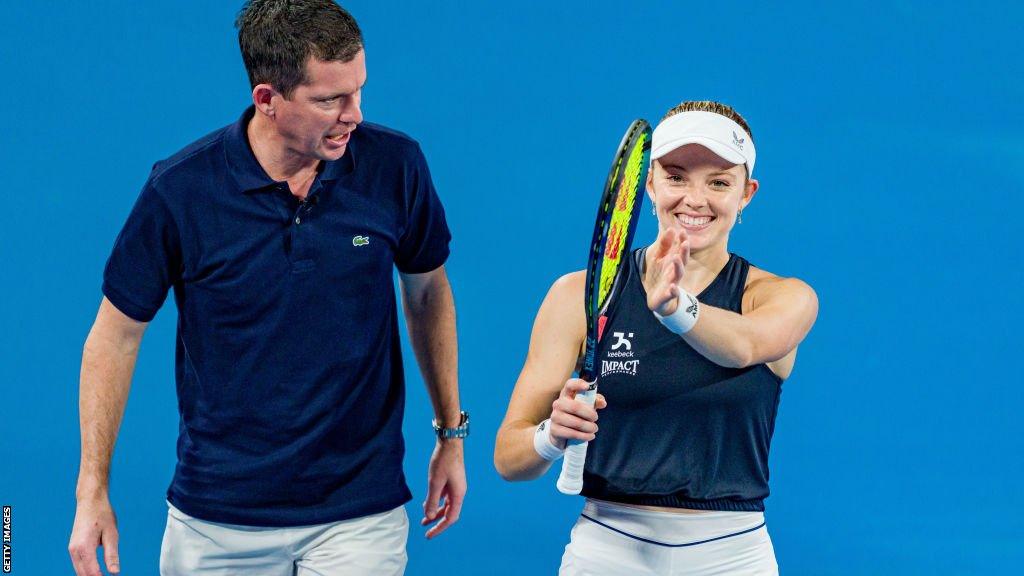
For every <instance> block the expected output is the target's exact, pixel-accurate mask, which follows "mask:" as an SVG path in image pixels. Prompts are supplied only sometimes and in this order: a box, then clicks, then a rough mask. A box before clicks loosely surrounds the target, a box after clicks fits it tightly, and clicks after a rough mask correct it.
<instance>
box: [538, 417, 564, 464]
mask: <svg viewBox="0 0 1024 576" xmlns="http://www.w3.org/2000/svg"><path fill="white" fill-rule="evenodd" d="M533 449H534V450H536V451H537V454H540V457H541V458H543V459H545V460H547V461H548V462H551V461H554V460H558V459H559V458H561V457H562V455H563V454H565V448H559V447H558V446H555V445H554V444H552V443H551V419H550V418H548V419H547V420H545V421H543V422H541V423H540V425H538V426H537V429H536V430H535V431H534V433H533Z"/></svg>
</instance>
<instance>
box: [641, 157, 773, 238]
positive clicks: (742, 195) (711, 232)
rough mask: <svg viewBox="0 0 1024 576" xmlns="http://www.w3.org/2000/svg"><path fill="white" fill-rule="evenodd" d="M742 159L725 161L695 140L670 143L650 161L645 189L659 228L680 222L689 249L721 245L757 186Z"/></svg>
mask: <svg viewBox="0 0 1024 576" xmlns="http://www.w3.org/2000/svg"><path fill="white" fill-rule="evenodd" d="M757 186H758V183H757V180H748V179H747V169H746V167H745V166H743V165H742V164H733V163H731V162H728V161H726V160H724V159H722V158H721V157H719V156H718V155H716V154H715V153H714V152H712V151H710V150H708V149H707V148H705V147H703V146H701V145H699V144H687V145H685V146H681V147H679V148H676V149H675V150H673V151H671V152H669V153H668V154H666V155H664V156H662V157H661V158H659V159H657V160H655V161H654V165H653V167H652V169H651V171H650V172H648V176H647V194H648V196H650V198H651V201H652V202H653V203H654V205H655V209H656V214H657V216H658V227H659V229H666V228H673V227H675V228H682V229H684V230H686V233H687V235H688V236H689V238H690V250H691V252H699V251H702V250H706V249H708V248H721V249H723V250H725V249H727V248H726V247H727V246H728V242H729V231H730V230H732V227H733V224H734V223H735V221H736V213H737V212H738V211H739V210H740V209H742V208H743V207H745V206H746V205H747V204H748V203H749V202H750V199H751V198H752V197H753V196H754V193H755V192H756V191H757Z"/></svg>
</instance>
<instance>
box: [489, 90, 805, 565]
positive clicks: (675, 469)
mask: <svg viewBox="0 0 1024 576" xmlns="http://www.w3.org/2000/svg"><path fill="white" fill-rule="evenodd" d="M651 158H652V166H651V171H650V173H649V175H648V179H647V185H646V188H647V194H648V196H649V197H650V199H651V201H652V203H653V204H654V208H653V212H654V214H655V215H656V216H657V219H658V229H659V232H658V237H657V238H656V239H655V241H654V242H653V243H652V244H651V245H650V246H648V247H646V248H643V249H639V250H636V251H635V252H634V253H633V257H632V258H629V263H628V266H627V268H625V269H624V270H623V277H622V279H621V280H620V286H621V289H620V291H619V293H618V295H617V296H616V299H615V301H614V302H613V303H612V305H611V307H610V309H609V311H608V314H607V320H606V323H605V325H604V328H603V336H602V338H601V342H600V344H599V346H598V350H597V358H598V360H599V364H600V366H601V373H600V376H599V390H600V391H601V394H598V396H597V400H596V403H595V405H594V406H589V405H587V404H586V403H584V402H577V401H576V400H574V396H575V395H576V393H578V392H580V391H582V390H585V389H586V387H587V384H586V383H585V382H583V381H581V380H579V379H574V378H570V376H571V375H572V372H573V370H574V368H575V367H577V365H578V362H579V360H580V357H581V355H582V349H583V343H584V338H585V330H586V325H585V322H586V321H585V317H584V307H583V294H584V288H583V284H584V280H585V272H583V271H579V272H573V273H571V274H567V275H565V276H563V277H561V278H559V279H558V280H557V281H556V282H555V283H554V285H553V286H552V287H551V290H550V291H549V292H548V295H547V297H546V298H545V299H544V302H543V304H541V307H540V311H539V312H538V313H537V319H536V322H535V324H534V328H533V334H532V337H531V341H530V349H529V353H528V355H527V358H526V363H525V365H524V366H523V370H522V373H521V374H520V377H519V380H518V382H517V383H516V387H515V391H514V392H513V394H512V399H511V402H510V404H509V408H508V413H507V414H506V416H505V421H504V422H503V424H502V426H501V429H500V430H499V432H498V440H497V445H496V448H495V458H494V459H495V465H496V467H497V468H498V471H499V472H500V473H501V475H502V476H503V477H505V478H506V479H508V480H527V479H532V478H536V477H538V476H541V475H542V474H544V472H545V471H547V469H548V468H549V467H550V466H551V464H552V462H553V461H555V460H557V459H558V458H559V457H560V456H561V453H562V452H563V451H564V448H565V445H566V442H567V441H569V440H573V439H575V440H587V441H589V442H590V446H589V449H588V453H587V462H586V467H585V471H584V485H583V492H582V494H583V495H584V496H586V497H587V501H586V504H585V506H584V510H583V514H582V515H581V517H580V519H579V520H578V521H577V523H576V526H575V527H574V528H573V530H572V535H571V541H570V543H569V545H568V546H566V549H565V554H564V555H563V557H562V567H561V571H560V574H563V575H576V574H630V575H640V574H659V575H664V574H777V572H778V569H777V566H776V562H775V554H774V551H773V549H772V544H771V540H770V538H769V536H768V532H767V529H766V527H765V524H764V514H763V510H764V505H763V499H764V498H765V497H766V496H767V495H768V484H767V482H768V447H769V444H770V441H771V435H772V431H773V429H774V424H775V415H776V411H777V407H778V401H779V394H780V392H781V384H782V381H783V380H784V379H785V378H787V377H788V376H789V374H790V372H791V371H792V370H793V364H794V361H795V358H796V348H797V345H798V344H799V343H800V342H801V341H802V340H803V338H804V337H805V336H806V335H807V333H808V331H809V330H810V328H811V326H812V325H813V324H814V320H815V317H816V316H817V310H818V303H817V297H816V296H815V293H814V291H813V290H812V289H811V288H810V287H809V286H808V285H807V284H805V283H803V282H801V281H800V280H797V279H795V278H783V277H780V276H776V275H774V274H772V273H770V272H767V271H765V270H762V269H759V268H756V267H754V266H751V265H750V264H749V263H748V262H747V261H746V260H744V259H743V258H741V257H739V256H736V255H734V254H731V253H730V252H729V249H728V243H729V233H730V231H731V230H732V228H733V226H734V224H735V223H738V222H742V211H743V209H744V208H746V207H747V205H748V204H749V203H750V201H751V200H752V199H753V197H754V194H755V193H756V192H757V189H758V182H757V180H754V179H753V178H752V177H751V175H752V173H753V168H754V160H755V151H754V142H753V139H752V137H751V133H750V129H749V127H748V126H747V123H746V122H745V121H744V120H743V118H742V117H741V116H740V115H739V114H737V113H736V112H735V111H734V110H733V109H732V108H730V107H728V106H725V105H723V104H719V103H716V102H684V103H683V104H680V105H679V106H677V107H675V108H673V109H672V110H670V111H669V112H668V114H667V115H666V116H665V118H663V119H662V121H661V123H660V124H659V125H658V127H657V128H656V129H655V131H654V136H653V145H652V150H651ZM598 411H600V414H601V431H600V432H598Z"/></svg>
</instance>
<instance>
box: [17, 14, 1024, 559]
mask: <svg viewBox="0 0 1024 576" xmlns="http://www.w3.org/2000/svg"><path fill="white" fill-rule="evenodd" d="M34 4H35V5H34ZM962 4H963V3H959V2H957V3H953V2H900V3H895V4H878V5H868V4H860V3H857V4H856V6H855V5H854V4H852V3H851V4H850V5H836V6H832V7H830V6H824V5H820V6H819V5H817V3H815V4H805V5H797V4H789V5H787V6H785V7H768V6H766V5H764V3H743V4H733V3H706V2H700V3H680V2H674V3H673V2H631V3H626V2H622V3H610V2H594V1H590V2H561V3H557V4H553V3H542V2H520V3H505V4H501V5H499V4H497V3H489V2H480V3H473V2H451V3H447V2H423V3H419V2H417V3H412V2H410V3H397V4H395V3H386V2H381V3H378V2H371V1H364V0H361V1H351V2H347V3H346V4H345V5H346V6H347V7H348V8H349V9H350V10H351V11H352V13H353V14H354V15H355V16H356V17H357V19H358V20H359V22H360V24H361V26H362V27H363V29H364V32H365V36H366V42H367V57H368V60H367V61H368V70H369V83H368V85H367V86H366V89H365V93H364V113H365V116H366V118H367V119H371V120H374V121H377V122H381V123H384V124H386V125H390V126H393V127H395V128H398V129H400V130H403V131H405V132H407V133H409V134H410V135H412V136H413V137H415V138H417V139H418V140H419V141H420V142H421V143H422V146H423V149H424V150H425V152H426V155H427V158H428V160H429V162H430V164H431V168H432V172H433V175H434V178H435V182H436V185H437V188H438V189H439V191H440V193H441V195H442V199H443V201H444V203H445V205H446V207H447V212H448V217H449V223H450V225H451V228H452V230H453V233H454V236H455V240H454V242H453V254H452V257H451V259H450V261H449V263H448V270H449V274H450V276H451V279H452V283H453V285H454V289H455V295H456V300H457V305H458V313H459V334H460V345H461V348H460V357H461V362H460V373H461V387H462V396H463V399H464V400H463V402H464V405H465V406H466V407H467V408H468V409H469V410H471V411H472V413H473V423H474V430H473V436H472V437H471V438H470V440H469V442H468V443H467V444H466V449H467V465H468V469H469V474H470V492H469V495H468V500H467V503H466V508H465V511H464V515H463V519H462V521H461V522H460V523H459V524H458V525H457V526H456V527H454V528H453V529H451V530H450V531H449V532H448V533H446V534H444V535H443V536H442V537H441V538H439V539H437V540H435V541H431V542H427V541H425V540H424V539H423V538H422V531H421V530H420V529H418V527H415V526H414V528H413V530H412V531H411V533H410V541H409V555H410V563H409V570H408V574H410V575H435V574H442V573H460V574H471V575H472V574H484V573H487V574H551V573H554V572H555V570H556V567H557V565H558V562H559V557H560V554H561V550H562V547H563V546H564V544H565V542H566V541H567V538H568V532H569V528H570V526H571V525H572V523H573V522H574V520H575V517H576V513H577V512H578V510H579V508H580V507H581V504H582V502H581V500H580V499H578V498H568V497H564V496H561V495H559V494H558V493H557V491H556V490H555V488H554V485H553V482H554V475H553V473H552V474H549V476H548V477H546V478H544V479H543V480H541V481H537V482H532V483H521V484H509V483H506V482H504V481H502V480H501V479H500V478H499V477H498V475H497V473H496V472H495V471H494V468H493V466H492V463H491V457H492V450H493V446H494V435H495V432H496V430H497V427H498V425H499V423H500V420H501V418H502V416H503V414H504V409H505V405H506V401H507V399H508V397H509V394H510V392H511V389H512V386H513V384H514V382H515V379H516V376H517V374H518V371H519V368H520V367H521V363H522V361H523V358H524V355H525V351H526V346H527V343H528V337H529V331H530V327H531V325H532V321H533V315H534V313H535V311H536V309H537V306H538V304H539V303H540V301H541V299H542V298H543V295H544V294H545V292H546V290H547V288H548V286H549V285H550V283H551V282H552V281H553V280H554V279H555V278H556V277H558V276H559V275H560V274H562V273H565V272H567V271H570V270H574V269H579V268H582V267H583V265H584V263H585V249H586V244H587V242H588V239H589V234H590V226H591V222H592V214H593V213H594V210H595V203H596V199H597V196H598V194H599V189H600V186H601V184H602V183H603V179H604V176H605V172H606V170H607V165H608V162H609V161H610V159H611V153H612V151H613V150H614V147H615V145H616V144H617V143H618V141H619V138H620V136H621V133H622V131H623V130H624V129H625V127H626V125H627V124H628V122H629V121H630V120H631V119H632V118H634V117H636V116H643V117H646V118H648V119H650V120H652V121H657V120H658V119H659V118H660V117H661V115H662V114H663V113H664V112H665V111H666V110H667V109H668V108H670V107H672V106H673V105H675V104H677V103H678V102H680V101H682V100H688V99H716V100H719V101H723V102H726V103H729V104H731V105H733V106H735V107H736V108H737V109H738V110H739V111H740V112H741V113H742V114H743V115H744V116H745V117H746V118H747V119H748V121H749V122H750V124H751V126H752V128H753V133H754V138H755V139H756V142H757V145H758V150H759V152H760V154H759V157H758V163H757V174H756V175H757V177H758V178H759V180H760V181H761V191H760V193H759V194H758V196H757V198H756V199H755V201H754V203H753V204H752V205H751V206H750V207H749V208H748V209H747V210H746V211H745V214H744V223H743V224H742V225H741V226H739V227H737V228H736V230H735V232H734V234H733V237H732V243H731V245H730V248H731V249H732V250H734V251H736V252H739V253H741V254H743V255H745V256H747V257H748V258H749V259H750V260H752V261H753V262H754V263H755V264H757V265H759V266H761V267H764V268H766V269H768V270H771V271H773V272H776V273H779V274H783V275H789V276H797V277H800V278H802V279H804V280H806V281H807V282H809V283H810V284H811V285H812V286H813V287H814V288H815V289H816V290H817V292H818V295H819V298H820V302H821V312H820V315H819V318H818V322H817V325H816V326H815V328H814V330H813V331H812V333H811V334H810V336H809V337H808V339H807V340H806V341H805V342H804V344H803V345H802V347H801V351H800V355H799V361H798V363H797V368H796V371H795V372H794V374H793V376H792V378H791V379H790V380H789V381H787V382H786V384H785V386H784V394H783V400H782V405H781V408H780V414H779V419H778V427H777V430H776V434H775V441H774V446H773V453H772V459H771V465H772V471H773V474H772V479H771V480H772V496H771V498H769V499H768V501H767V508H768V511H767V517H768V522H769V527H770V530H771V534H772V537H773V540H774V543H775V549H776V552H777V555H778V559H779V562H780V564H781V566H782V568H783V573H784V574H821V575H826V574H1001V573H1007V572H1008V571H1011V570H1013V567H1019V566H1020V565H1021V564H1022V563H1024V520H1022V518H1024V516H1022V515H1021V514H1020V513H1019V511H1020V509H1021V507H1022V506H1024V491H1022V490H1021V489H1020V484H1019V481H1020V473H1021V471H1022V462H1021V454H1022V453H1024V434H1022V433H1021V424H1020V422H1021V418H1020V415H1019V414H1020V411H1021V408H1022V407H1024V406H1022V404H1024V403H1022V402H1021V384H1022V382H1021V378H1020V376H1019V373H1020V370H1019V368H1018V366H1017V361H1018V359H1019V357H1020V350H1021V344H1020V342H1021V339H1020V337H1019V335H1018V334H1017V333H1016V331H1015V328H1016V327H1018V326H1019V325H1020V321H1021V312H1020V307H1019V305H1018V303H1017V298H1018V297H1019V288H1018V287H1019V286H1020V285H1021V283H1022V275H1021V266H1020V264H1021V242H1020V240H1019V234H1016V232H1019V224H1018V222H1019V217H1020V213H1021V209H1022V208H1024V203H1022V201H1021V197H1022V192H1024V190H1022V183H1024V178H1022V176H1021V174H1022V169H1024V148H1022V145H1021V140H1020V132H1021V128H1022V124H1024V123H1022V122H1021V120H1022V114H1021V111H1020V108H1019V107H1018V106H1019V103H1020V102H1022V101H1024V80H1022V78H1024V74H1022V70H1021V66H1020V63H1019V47H1020V46H1019V44H1018V42H1019V39H1018V40H1013V38H1015V37H1018V32H1019V27H1020V25H1021V23H1022V18H1021V12H1020V8H1018V7H1010V5H1009V4H1008V3H1007V4H1006V5H1004V6H999V5H980V4H976V5H975V6H974V7H971V8H965V7H963V6H962ZM627 5H630V6H632V7H630V8H627ZM238 7H239V3H238V2H217V3H211V2H206V1H194V0H192V1H178V2H174V3H164V2H161V3H156V2H128V1H110V0H108V1H104V2H88V3H80V2H61V3H53V4H49V5H47V6H45V7H44V6H41V5H38V4H36V3H28V2H9V3H5V7H4V11H5V16H4V18H3V19H2V21H0V38H3V42H4V44H5V45H4V46H3V49H2V51H0V59H2V61H0V64H2V67H0V70H2V73H3V78H4V86H5V87H6V89H5V91H4V99H3V102H4V106H3V112H4V114H3V118H2V128H0V134H2V136H0V138H2V140H0V143H2V144H0V145H2V155H0V159H2V163H3V174H4V176H5V178H6V182H7V192H6V193H5V194H4V197H5V198H6V200H5V204H6V206H7V208H6V209H5V210H4V212H3V215H2V226H0V246H2V247H3V248H2V249H3V266H0V286H2V287H3V288H2V289H3V298H2V300H0V318H2V321H3V326H4V331H3V334H4V336H3V339H4V345H3V346H2V352H0V353H2V354H3V357H2V362H0V382H2V383H3V384H2V386H3V394H2V404H3V408H2V410H3V413H2V416H0V425H2V426H0V429H2V435H0V450H2V459H3V462H2V470H0V500H2V503H3V504H12V505H13V506H14V542H13V544H14V568H15V569H14V573H16V574H26V575H27V574H46V575H50V574H59V573H70V571H71V567H70V562H69V560H68V558H67V552H66V546H67V542H68V536H69V534H70V530H71V525H72V520H73V516H74V510H75V501H74V487H75V480H76V477H77V467H78V458H79V436H78V415H77V398H78V371H79V364H80V359H81V348H82V344H83V342H84V339H85V336H86V334H87V332H88V330H89V327H90V326H91V323H92V320H93V318H94V315H95V312H96V308H97V305H98V304H99V300H100V290H99V287H100V277H101V272H102V267H103V264H104V262H105V259H106V257H107V254H108V252H109V250H110V248H111V246H112V243H113V241H114V237H115V235H116V234H117V232H118V230H119V229H120V226H121V224H122V222H123V220H124V218H125V217H126V215H127V213H128V211H129V209H130V207H131V206H132V202H133V201H134V199H135V196H136V195H137V193H138V191H139V190H140V187H141V185H142V183H143V182H144V180H145V178H146V176H147V174H148V173H149V168H150V166H151V165H152V163H153V162H154V161H155V160H157V159H160V158H164V157H166V156H168V155H170V154H171V153H173V152H174V151H176V150H177V149H179V148H181V147H182V146H184V145H185V144H187V143H188V142H190V141H192V140H194V139H195V138H197V137H199V136H201V135H203V134H205V133H207V132H209V131H210V130H212V129H214V128H216V127H219V126H222V125H224V124H227V123H230V122H232V121H234V120H235V119H236V118H237V116H238V114H239V113H240V112H241V110H242V109H243V107H244V106H245V105H246V104H247V102H248V99H249V90H248V84H247V81H246V77H245V73H244V70H243V67H242V63H241V58H240V57H239V55H238V49H237V45H236V40H235V32H234V29H233V27H232V22H233V18H234V14H235V12H236V10H237V9H238ZM648 206H649V205H648ZM1011 232H1014V234H1011ZM654 233H655V227H654V221H653V218H652V217H649V216H648V217H645V219H644V221H643V224H642V226H641V228H640V230H639V233H638V234H639V235H638V239H639V240H638V241H639V242H647V241H650V240H651V239H653V236H654ZM174 327H175V311H174V307H173V301H170V300H169V303H168V304H167V305H166V306H165V307H164V309H163V310H162V311H161V313H160V315H159V316H158V317H157V319H156V320H155V321H154V322H153V323H152V325H151V326H150V328H149V330H148V332H147V334H146V337H145V340H144V343H143V346H142V351H141V354H140V360H139V363H138V367H137V370H136V375H135V380H134V385H133V388H132V391H131V397H130V400H129V402H128V408H127V411H126V414H125V418H124V422H123V425H122V428H121V433H120V437H119V439H118V443H117V448H116V451H115V455H114V462H113V479H112V500H113V504H114V506H115V510H116V511H117V513H118V515H119V521H120V530H121V542H122V544H121V555H122V565H123V569H124V572H125V573H126V574H130V575H132V574H135V575H137V574H156V572H157V557H158V554H159V546H160V540H161V536H162V531H163V527H164V520H165V514H166V506H165V504H164V498H163V496H164V490H165V489H166V487H167V484H168V482H169V480H170V477H171V474H172V472H173V465H174V442H175V436H176V432H177V425H176V424H177V416H176V411H175V398H174V385H173V349H174V346H173V341H174ZM406 354H407V356H406V365H407V367H408V373H409V374H410V377H409V383H408V384H409V390H410V393H409V403H408V410H407V419H406V420H407V422H406V436H407V438H408V455H407V459H406V471H407V474H408V476H409V479H410V483H411V485H412V488H413V491H414V493H415V494H416V500H414V502H413V503H411V504H410V510H411V515H412V516H413V517H414V519H415V518H418V517H419V516H418V515H417V514H418V513H419V512H418V506H419V502H420V501H422V499H423V496H424V484H425V477H426V465H427V459H428V456H429V451H430V449H431V447H432V445H433V441H432V439H431V436H430V433H429V428H428V421H429V418H430V416H431V411H430V408H429V403H428V401H427V398H426V394H425V392H424V390H423V386H422V383H421V381H420V379H419V376H418V370H416V369H415V365H414V363H413V362H412V360H411V358H412V357H411V354H409V353H408V348H406Z"/></svg>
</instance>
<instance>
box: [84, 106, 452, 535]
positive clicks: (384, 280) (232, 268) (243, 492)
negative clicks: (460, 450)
mask: <svg viewBox="0 0 1024 576" xmlns="http://www.w3.org/2000/svg"><path fill="white" fill-rule="evenodd" d="M253 113H254V109H253V108H252V107H250V108H249V109H248V110H247V111H246V112H245V113H244V114H243V115H242V117H241V119H240V120H239V121H238V122H236V123H235V124H232V125H230V126H227V127H225V128H222V129H220V130H218V131H216V132H214V133H212V134H210V135H208V136H206V137H204V138H202V139H200V140H198V141H196V142H194V143H192V144H191V145H189V146H188V147H186V148H185V149H183V150H182V151H180V152H178V153H177V154H175V155H174V156H172V157H170V158H168V159H167V160H164V161H161V162H158V163H157V164H156V165H155V166H154V167H153V171H152V173H151V174H150V176H149V179H148V180H147V182H146V184H145V186H144V187H143V190H142V193H141V194H140V196H139V199H138V201H137V202H136V204H135V207H134V208H133V209H132V212H131V214H130V216H129V217H128V221H127V222H126V224H125V226H124V229H123V230H122V231H121V234H120V235H119V236H118V238H117V241H116V243H115V245H114V249H113V252H112V254H111V255H110V259H109V260H108V261H107V266H106V270H105V271H104V278H103V293H104V295H105V296H106V297H107V299H109V300H110V302H111V303H113V304H114V306H116V307H117V308H118V309H119V310H120V311H122V312H123V313H125V314H126V315H128V316H130V317H132V318H134V319H136V320H139V321H143V322H146V321H149V320H151V319H152V318H153V316H154V315H155V314H156V312H157V310H158V309H159V308H160V306H161V305H162V304H163V302H164V300H165V298H166V296H167V291H168V289H169V288H171V287H173V289H174V300H175V303H176V304H177V307H178V336H177V358H176V381H177V388H178V408H179V410H180V413H181V419H180V424H179V436H178V465H177V468H176V470H175V473H174V480H173V481H172V483H171V486H170V488H169V489H168V491H167V498H168V500H170V502H171V503H172V504H174V505H175V506H176V507H178V508H180V509H181V510H182V511H184V512H185V513H186V514H190V515H192V516H195V517H197V518H201V519H205V520H210V521H214V522H225V523H232V524H246V525H253V526H298V525H305V524H316V523H322V522H330V521H336V520H341V519H347V518H355V517H360V516H365V515H368V514H374V513H378V512H383V511H386V510H390V509H392V508H395V507H396V506H400V505H402V504H404V503H405V502H408V501H409V499H410V498H411V494H410V492H409V489H408V487H407V486H406V483H405V477H404V475H403V474H402V456H403V453H404V445H403V442H402V434H401V427H402V413H403V408H404V402H405V389H404V382H403V374H402V359H401V353H400V348H399V346H400V343H399V336H398V319H397V308H396V304H395V296H394V285H393V283H392V271H393V268H392V266H397V267H398V270H399V271H401V272H406V273H422V272H428V271H430V270H434V269H435V268H437V267H439V266H441V265H442V264H443V263H444V261H445V260H446V259H447V257H448V241H449V239H450V235H449V232H448V227H447V225H446V223H445V217H444V210H443V208H442V207H441V203H440V201H439V200H438V198H437V193H436V192H435V190H434V186H433V184H432V182H431V179H430V173H429V172H428V170H427V164H426V161H425V160H424V158H423V154H422V152H421V151H420V148H419V145H418V144H417V143H416V142H415V141H414V140H412V139H410V138H409V137H407V136H405V135H403V134H400V133H398V132H394V131H391V130H388V129H387V128H384V127H381V126H377V125H374V124H370V123H363V124H360V125H359V127H358V129H357V130H356V131H355V132H353V133H352V137H351V139H350V141H349V144H348V149H347V150H346V151H345V155H344V156H343V157H342V158H341V159H340V160H337V161H335V162H322V163H321V171H320V173H319V175H318V176H317V177H316V179H315V181H314V182H313V185H312V187H311V189H310V191H309V195H308V196H307V201H306V202H304V203H302V202H300V201H299V200H297V199H296V198H295V197H293V196H292V195H291V193H290V192H289V190H288V187H287V183H284V182H275V181H274V180H271V179H270V177H269V176H267V174H266V172H265V171H264V170H263V169H262V167H261V166H260V165H259V163H258V162H257V161H256V157H255V156H254V155H253V153H252V149H251V148H250V146H249V142H248V138H247V136H246V127H247V125H248V122H249V120H250V119H251V118H252V117H253Z"/></svg>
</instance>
